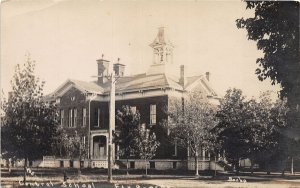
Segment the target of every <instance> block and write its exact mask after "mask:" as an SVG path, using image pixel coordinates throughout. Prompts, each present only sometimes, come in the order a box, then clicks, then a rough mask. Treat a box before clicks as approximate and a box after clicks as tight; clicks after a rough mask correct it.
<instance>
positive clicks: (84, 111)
mask: <svg viewBox="0 0 300 188" xmlns="http://www.w3.org/2000/svg"><path fill="white" fill-rule="evenodd" d="M82 126H83V127H85V126H86V108H83V109H82Z"/></svg>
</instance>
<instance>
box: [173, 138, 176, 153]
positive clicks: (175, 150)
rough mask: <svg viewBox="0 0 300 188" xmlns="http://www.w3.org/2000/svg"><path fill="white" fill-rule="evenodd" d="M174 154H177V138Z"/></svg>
mask: <svg viewBox="0 0 300 188" xmlns="http://www.w3.org/2000/svg"><path fill="white" fill-rule="evenodd" d="M173 156H177V140H175V144H174V155H173Z"/></svg>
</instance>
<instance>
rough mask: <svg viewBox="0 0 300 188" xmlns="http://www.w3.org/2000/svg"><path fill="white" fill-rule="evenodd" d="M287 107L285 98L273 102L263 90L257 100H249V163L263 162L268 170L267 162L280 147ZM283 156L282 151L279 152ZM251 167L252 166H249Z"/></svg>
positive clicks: (285, 123)
mask: <svg viewBox="0 0 300 188" xmlns="http://www.w3.org/2000/svg"><path fill="white" fill-rule="evenodd" d="M287 111H288V108H287V106H286V100H277V101H276V102H275V103H274V102H272V100H271V98H270V93H269V92H265V93H263V94H262V95H261V96H260V99H259V101H257V100H254V99H251V100H250V101H249V113H250V114H251V120H252V121H250V124H249V134H251V138H250V144H249V146H250V147H249V158H250V160H251V164H252V165H253V164H254V163H262V162H263V163H265V164H267V165H266V166H267V169H268V172H269V170H270V169H269V164H270V163H271V161H270V160H271V159H272V158H274V156H277V154H278V153H277V151H278V149H279V148H280V147H281V145H280V138H282V136H283V135H282V134H281V129H282V128H285V127H286V126H287V121H286V118H287V116H286V114H287ZM281 157H284V153H281ZM251 167H252V166H251Z"/></svg>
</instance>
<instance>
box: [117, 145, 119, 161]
mask: <svg viewBox="0 0 300 188" xmlns="http://www.w3.org/2000/svg"><path fill="white" fill-rule="evenodd" d="M119 150H120V146H119V144H117V154H118V153H119ZM117 159H118V160H119V155H117Z"/></svg>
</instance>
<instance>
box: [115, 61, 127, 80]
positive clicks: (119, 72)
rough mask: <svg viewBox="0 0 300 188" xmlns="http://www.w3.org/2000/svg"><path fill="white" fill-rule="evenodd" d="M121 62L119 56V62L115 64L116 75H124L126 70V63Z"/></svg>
mask: <svg viewBox="0 0 300 188" xmlns="http://www.w3.org/2000/svg"><path fill="white" fill-rule="evenodd" d="M119 62H120V58H118V63H115V64H114V71H115V74H116V76H120V77H122V76H124V72H125V65H123V64H121V63H119Z"/></svg>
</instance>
